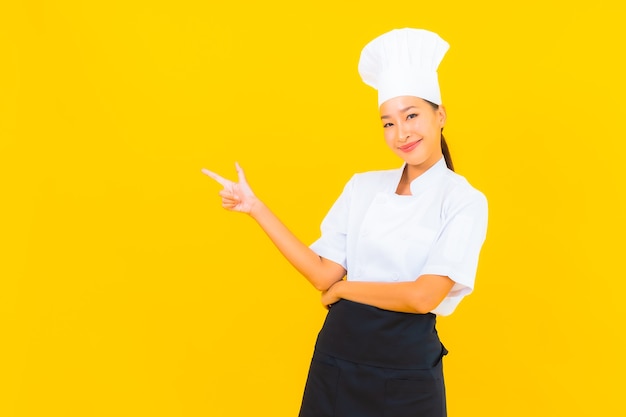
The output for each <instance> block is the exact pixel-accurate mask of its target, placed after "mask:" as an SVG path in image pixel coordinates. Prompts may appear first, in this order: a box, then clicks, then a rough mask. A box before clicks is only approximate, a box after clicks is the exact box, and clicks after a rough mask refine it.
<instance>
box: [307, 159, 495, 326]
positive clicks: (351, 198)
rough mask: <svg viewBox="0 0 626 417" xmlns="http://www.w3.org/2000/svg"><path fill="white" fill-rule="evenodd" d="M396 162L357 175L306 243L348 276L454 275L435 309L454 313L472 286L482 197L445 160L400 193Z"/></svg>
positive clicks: (481, 231) (483, 217) (482, 223)
mask: <svg viewBox="0 0 626 417" xmlns="http://www.w3.org/2000/svg"><path fill="white" fill-rule="evenodd" d="M403 170H404V165H403V166H402V167H401V168H399V169H393V170H386V171H372V172H366V173H362V174H355V175H354V176H353V177H352V178H351V179H350V181H348V183H347V184H346V186H345V188H344V190H343V192H342V194H341V195H340V196H339V198H338V199H337V201H336V202H335V203H334V204H333V206H332V207H331V209H330V211H329V212H328V214H327V215H326V217H325V218H324V220H323V222H322V226H321V229H322V235H321V237H320V238H319V239H318V240H317V241H315V242H314V243H313V244H312V245H311V249H313V251H315V252H316V253H317V254H318V255H319V256H322V257H324V258H327V259H330V260H331V261H333V262H336V263H338V264H340V265H342V266H343V267H344V268H345V269H346V271H348V272H347V279H348V280H349V281H376V282H401V281H414V280H416V279H417V278H418V277H420V276H421V275H424V274H434V275H443V276H447V277H449V278H450V279H452V280H453V281H454V282H455V285H454V286H453V287H452V290H451V291H450V293H449V294H448V295H447V297H446V298H445V299H444V300H443V301H442V302H441V304H439V306H437V307H436V308H435V309H434V310H432V313H435V314H438V315H448V314H451V313H452V312H453V311H454V309H455V308H456V306H457V305H458V304H459V302H460V301H461V299H462V298H463V297H464V296H466V295H467V294H469V293H470V292H471V291H472V290H473V288H474V278H475V276H476V268H477V265H478V255H479V253H480V249H481V247H482V244H483V242H484V240H485V235H486V232H487V199H486V198H485V196H484V195H483V194H482V193H481V192H480V191H478V190H476V189H475V188H473V187H472V186H471V185H470V184H469V183H468V182H467V180H466V179H465V178H463V177H462V176H460V175H458V174H456V173H454V172H453V171H451V170H449V169H448V168H447V166H446V163H445V160H444V159H443V158H441V160H440V161H439V162H437V163H436V164H435V165H433V166H432V167H431V168H429V169H428V170H427V171H426V172H424V173H423V174H422V175H420V176H419V177H417V178H416V179H415V180H413V182H411V186H410V187H411V194H412V195H398V194H396V189H397V187H398V184H399V182H400V178H401V176H402V172H403Z"/></svg>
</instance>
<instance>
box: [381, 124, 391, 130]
mask: <svg viewBox="0 0 626 417" xmlns="http://www.w3.org/2000/svg"><path fill="white" fill-rule="evenodd" d="M391 126H393V123H385V124H384V125H383V129H387V128H388V127H391Z"/></svg>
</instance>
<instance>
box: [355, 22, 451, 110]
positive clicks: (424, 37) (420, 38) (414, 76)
mask: <svg viewBox="0 0 626 417" xmlns="http://www.w3.org/2000/svg"><path fill="white" fill-rule="evenodd" d="M449 48H450V45H449V44H448V42H446V41H444V40H443V39H442V38H441V37H440V36H439V35H437V34H436V33H434V32H430V31H428V30H424V29H412V28H405V29H394V30H392V31H390V32H387V33H385V34H382V35H380V36H379V37H377V38H375V39H374V40H372V41H371V42H370V43H368V44H367V45H365V47H364V48H363V50H362V51H361V58H360V59H359V74H360V75H361V79H362V80H363V82H364V83H365V84H367V85H369V86H371V87H374V88H375V89H376V90H378V106H380V105H381V104H383V103H384V102H385V101H387V100H389V99H392V98H394V97H399V96H415V97H419V98H423V99H424V100H428V101H430V102H433V103H435V104H441V92H440V90H439V78H438V75H437V68H438V67H439V64H440V63H441V60H442V59H443V57H444V55H445V54H446V52H447V51H448V49H449Z"/></svg>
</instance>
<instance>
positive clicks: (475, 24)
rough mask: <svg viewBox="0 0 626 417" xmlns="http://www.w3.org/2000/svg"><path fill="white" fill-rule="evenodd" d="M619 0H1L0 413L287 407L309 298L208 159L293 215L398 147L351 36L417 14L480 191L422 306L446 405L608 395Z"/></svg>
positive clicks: (300, 217)
mask: <svg viewBox="0 0 626 417" xmlns="http://www.w3.org/2000/svg"><path fill="white" fill-rule="evenodd" d="M624 17H625V16H624V12H623V11H622V9H621V6H619V2H617V1H611V0H596V1H593V2H576V1H575V2H572V1H565V0H563V1H550V0H530V1H523V2H521V1H520V2H502V1H493V2H480V1H478V2H476V1H471V2H470V1H445V2H415V1H413V2H382V1H378V2H340V1H337V0H333V1H328V0H317V1H299V2H295V1H294V2H286V1H285V2H280V1H265V2H256V1H239V2H236V1H232V2H213V1H188V0H180V1H171V2H170V1H147V0H143V1H122V0H108V1H102V0H97V1H70V0H58V1H43V0H42V1H34V0H33V1H26V0H24V1H19V0H18V1H4V2H2V5H0V186H1V188H0V198H1V205H0V210H1V216H0V239H1V248H0V249H1V252H0V342H1V343H0V415H1V416H7V417H18V416H20V417H21V416H258V415H263V416H265V415H267V416H276V417H278V416H295V415H296V414H297V410H298V406H299V402H300V397H301V393H302V388H303V386H304V381H305V377H306V372H307V368H308V362H309V359H310V356H311V353H312V348H313V343H314V340H315V337H316V335H317V331H318V330H319V327H320V325H321V323H322V320H323V318H324V314H325V311H324V310H323V309H322V308H321V307H320V305H319V298H318V294H317V293H316V292H315V291H314V290H313V289H312V288H311V287H310V286H309V285H308V284H307V283H306V282H305V280H304V279H302V278H301V277H299V276H298V274H297V273H296V272H294V270H292V268H291V267H290V266H289V265H288V264H287V263H286V262H285V261H284V260H283V259H282V258H281V256H280V255H279V254H278V252H277V251H276V250H275V249H274V248H273V247H272V245H271V244H270V243H269V241H268V240H267V239H266V237H265V236H264V235H263V233H262V232H261V231H260V230H259V229H258V228H257V227H256V225H255V224H254V223H253V221H252V220H250V219H249V218H246V217H245V216H242V215H238V214H234V213H228V212H225V211H224V210H223V209H222V208H221V207H220V204H219V199H218V197H217V192H218V190H219V187H218V186H217V184H215V183H213V182H212V181H211V180H210V179H209V178H207V177H205V176H203V175H202V174H201V173H200V168H202V167H209V168H211V169H214V170H216V171H217V172H220V173H222V174H223V175H225V176H229V177H231V178H234V168H233V163H234V161H236V160H237V161H239V162H240V163H241V165H242V166H243V167H244V168H245V169H246V172H247V174H248V179H249V180H250V182H251V183H252V185H253V186H254V189H255V190H256V192H257V194H258V195H259V196H261V197H262V198H263V199H264V200H265V201H266V202H267V203H268V204H269V205H270V206H271V207H272V208H273V209H274V211H275V212H276V213H277V214H279V216H281V218H282V219H283V220H284V221H285V222H286V223H287V224H288V225H290V227H291V228H292V229H293V230H294V231H295V232H296V233H297V234H298V235H299V236H300V237H301V238H302V239H303V240H304V241H306V242H311V241H312V240H314V239H315V238H316V237H317V235H318V230H319V229H318V228H319V223H320V221H321V219H322V217H323V216H324V214H325V213H326V211H327V209H328V208H329V206H330V205H331V203H332V202H333V201H334V199H335V198H336V197H337V195H338V194H339V192H340V190H341V189H342V187H343V184H344V183H345V182H346V181H347V180H348V178H349V177H350V175H351V174H352V173H354V172H358V171H364V170H372V169H385V168H392V167H397V166H399V163H400V162H399V161H398V160H397V159H395V157H394V156H393V155H392V154H391V152H389V151H388V150H387V149H386V148H385V145H384V143H383V139H382V132H381V130H380V126H379V123H378V121H377V120H376V118H377V109H376V104H375V102H376V94H375V91H374V90H372V89H371V88H369V87H367V86H365V85H364V84H363V83H362V82H361V81H360V79H359V76H358V73H357V70H356V65H357V61H358V56H359V53H360V50H361V48H362V47H363V46H364V45H365V43H367V42H368V41H369V40H371V39H372V38H374V37H375V36H377V35H379V34H381V33H383V32H385V31H387V30H390V29H393V28H398V27H405V26H412V27H423V28H426V29H430V30H433V31H436V32H438V33H439V34H440V35H441V36H442V37H443V38H444V39H446V40H447V41H449V42H450V44H451V49H450V51H449V53H448V55H447V56H446V58H445V59H444V61H443V63H442V65H441V67H440V80H441V88H442V92H443V98H444V102H445V104H446V105H447V110H448V125H447V127H446V135H447V137H448V141H449V143H450V147H451V150H452V154H453V157H454V161H455V163H456V166H457V171H458V172H460V173H461V174H463V175H464V176H466V177H467V178H468V179H469V180H470V182H471V183H472V184H473V185H475V186H476V187H477V188H479V189H481V190H482V191H483V192H484V193H485V194H486V195H487V196H488V199H489V203H490V225H489V233H488V238H487V242H486V243H485V246H484V248H483V252H482V257H481V263H480V267H479V273H478V278H477V287H476V291H475V293H474V294H473V295H471V296H470V297H469V298H467V299H466V300H465V301H464V302H463V303H462V304H461V306H460V307H459V309H458V310H457V312H456V313H455V314H454V315H452V316H451V317H447V318H443V319H441V320H440V324H439V328H440V334H441V336H442V339H443V340H444V343H445V344H446V346H447V347H448V348H449V350H450V355H449V356H448V357H447V359H446V378H447V389H448V402H449V414H450V416H451V417H460V416H481V417H486V416H494V417H501V416H528V415H532V416H537V417H538V416H557V415H562V416H604V415H621V413H623V412H624V407H623V404H624V402H623V392H622V391H623V375H624V373H625V372H626V366H625V360H624V356H623V354H624V351H625V349H626V343H625V337H624V334H623V333H624V332H623V330H624V324H623V322H624V318H625V313H626V308H625V307H624V305H625V304H626V303H625V302H624V301H623V293H624V291H625V290H626V283H625V282H624V278H625V274H624V267H623V263H624V254H623V252H624V247H625V245H624V236H625V233H626V227H625V222H624V214H625V213H626V202H625V197H624V194H625V192H624V188H625V187H624V179H625V177H626V175H625V174H624V171H623V166H622V165H623V161H624V157H625V155H624V149H625V145H624V138H625V137H626V130H625V128H624V120H623V119H624V114H625V110H626V109H625V106H624V94H625V93H626V89H625V88H624V86H625V83H624V80H623V74H624V73H626V68H625V65H624V63H623V57H622V55H623V41H624V37H625V35H624V30H623V25H624Z"/></svg>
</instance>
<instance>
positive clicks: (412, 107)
mask: <svg viewBox="0 0 626 417" xmlns="http://www.w3.org/2000/svg"><path fill="white" fill-rule="evenodd" d="M411 109H417V107H416V106H409V107H407V108H404V109H402V110H400V113H405V112H407V111H409V110H411ZM390 117H391V116H388V115H385V116H380V118H381V119H389V118H390Z"/></svg>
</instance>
